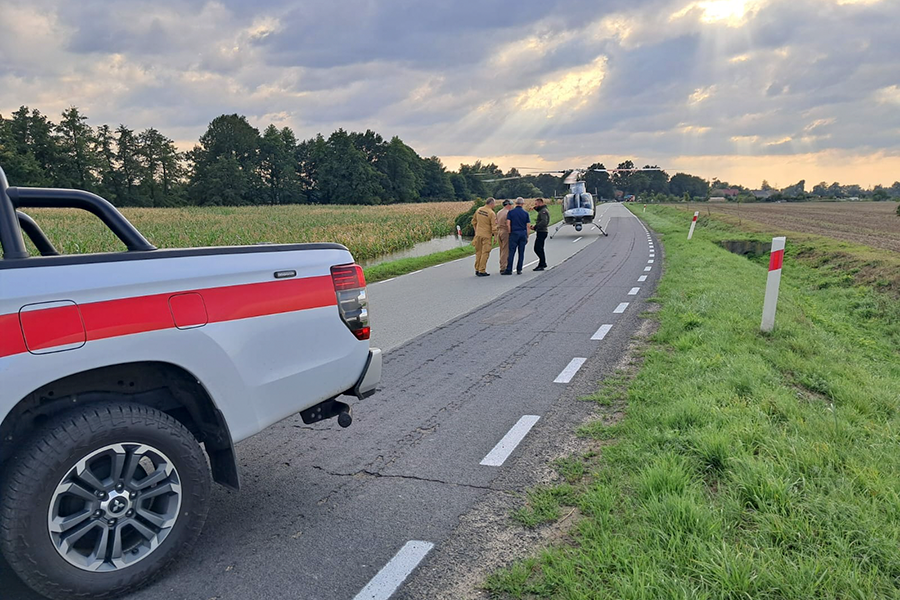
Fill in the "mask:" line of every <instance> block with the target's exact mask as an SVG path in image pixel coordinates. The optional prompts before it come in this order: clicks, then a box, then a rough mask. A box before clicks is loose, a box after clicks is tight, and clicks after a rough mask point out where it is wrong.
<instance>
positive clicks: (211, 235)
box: [25, 202, 471, 260]
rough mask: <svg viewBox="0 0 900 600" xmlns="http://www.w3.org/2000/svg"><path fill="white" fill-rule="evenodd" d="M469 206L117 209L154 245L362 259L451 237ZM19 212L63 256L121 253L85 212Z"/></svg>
mask: <svg viewBox="0 0 900 600" xmlns="http://www.w3.org/2000/svg"><path fill="white" fill-rule="evenodd" d="M470 205H471V203H469V202H434V203H428V204H394V205H390V206H308V205H291V206H277V207H272V206H242V207H202V208H201V207H186V208H123V209H122V214H124V215H125V217H126V218H127V219H128V220H129V221H131V222H132V224H134V226H135V227H137V228H138V230H140V232H141V233H143V234H144V237H146V238H147V239H148V240H149V241H150V243H152V244H153V245H155V246H157V247H159V248H190V247H201V246H239V245H248V244H258V243H261V242H271V243H276V244H283V243H299V242H337V243H339V244H343V245H345V246H347V248H349V249H350V251H351V252H352V253H353V256H354V258H356V259H357V260H366V259H370V258H374V257H377V256H380V255H382V254H388V253H390V252H396V251H397V250H403V249H405V248H410V247H412V246H414V245H415V244H417V243H419V242H424V241H427V240H430V239H432V238H434V237H438V236H443V235H449V234H452V233H455V232H456V230H455V226H454V223H453V220H454V218H455V217H456V216H457V215H458V214H459V213H461V212H463V211H465V210H467V209H468V208H469V206H470ZM25 212H27V213H28V214H29V215H31V216H32V217H33V218H34V219H35V221H37V222H38V224H39V225H40V226H41V228H42V229H43V230H44V233H46V234H47V237H49V238H50V240H51V241H52V242H53V244H54V245H55V246H56V249H57V250H59V252H60V253H62V254H81V253H93V252H116V251H121V250H124V246H123V245H122V243H121V242H120V241H119V240H118V239H117V238H116V237H115V236H114V235H113V234H112V233H111V232H110V231H109V230H108V229H107V228H106V226H105V225H103V224H102V223H101V222H100V221H99V220H98V219H97V218H96V217H94V216H93V215H90V214H88V213H86V212H84V211H80V210H70V209H28V210H26V211H25ZM32 250H33V248H32Z"/></svg>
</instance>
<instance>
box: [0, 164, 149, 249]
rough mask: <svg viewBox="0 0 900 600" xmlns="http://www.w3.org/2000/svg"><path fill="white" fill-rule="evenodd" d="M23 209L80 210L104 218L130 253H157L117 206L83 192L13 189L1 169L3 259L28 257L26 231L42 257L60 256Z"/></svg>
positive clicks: (0, 207)
mask: <svg viewBox="0 0 900 600" xmlns="http://www.w3.org/2000/svg"><path fill="white" fill-rule="evenodd" d="M19 208H78V209H81V210H86V211H88V212H90V213H92V214H94V215H96V216H97V217H99V218H100V220H101V221H103V223H104V224H105V225H106V226H107V227H109V229H110V230H111V231H112V232H113V233H114V234H115V236H116V237H117V238H119V239H120V240H121V241H122V243H123V244H125V247H126V248H128V251H129V252H146V251H149V250H156V246H154V245H153V244H151V243H150V242H148V241H147V239H146V238H145V237H144V236H143V235H141V232H139V231H138V230H137V229H135V227H134V225H132V224H131V223H130V222H129V221H128V219H126V218H125V217H124V216H122V213H120V212H119V211H118V210H116V207H114V206H113V205H112V204H110V203H109V202H108V201H107V200H104V199H103V198H101V197H100V196H98V195H96V194H92V193H90V192H85V191H82V190H68V189H57V188H32V187H23V188H19V187H9V184H8V183H7V181H6V174H5V173H4V172H3V169H2V168H0V242H2V243H3V258H28V250H27V248H26V247H25V240H24V238H23V237H22V231H25V233H26V234H27V235H28V237H29V238H31V240H32V241H33V242H34V243H35V246H37V247H38V250H40V252H41V254H42V255H50V254H51V253H52V254H58V252H56V249H55V248H54V247H53V244H51V243H50V241H49V240H48V239H47V237H46V236H45V235H44V233H43V232H42V231H41V229H40V227H38V225H37V223H35V222H34V221H33V220H32V219H31V218H30V217H28V216H27V215H25V214H23V213H20V212H18V210H17V209H19Z"/></svg>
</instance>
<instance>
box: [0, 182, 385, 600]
mask: <svg viewBox="0 0 900 600" xmlns="http://www.w3.org/2000/svg"><path fill="white" fill-rule="evenodd" d="M47 207H60V208H75V209H84V210H87V211H89V212H92V213H93V214H95V215H96V216H97V217H99V218H100V219H101V220H102V221H103V222H104V223H105V224H106V225H107V227H109V228H110V229H111V230H112V232H113V233H114V234H115V235H116V236H117V237H118V238H119V239H120V240H121V241H122V243H123V244H124V247H125V250H123V251H122V252H111V253H104V254H84V255H69V256H61V255H59V254H58V252H57V251H56V250H55V248H54V246H53V244H52V243H51V241H50V240H48V239H47V237H46V236H45V235H44V233H43V232H42V230H41V228H40V227H39V224H38V223H36V222H35V220H34V219H32V218H31V217H30V216H29V215H27V214H26V213H24V212H22V209H29V208H47ZM32 214H35V215H36V216H38V217H39V215H38V214H37V213H34V211H32ZM25 238H27V239H28V240H30V242H31V243H32V245H33V247H34V251H33V252H34V253H39V254H40V256H34V255H30V253H29V249H28V246H27V245H26V242H25ZM0 244H2V250H3V258H2V260H0V548H2V551H3V555H4V557H5V558H6V560H7V562H8V563H9V565H10V566H11V567H12V568H13V570H15V572H16V573H17V574H18V575H19V577H20V578H21V579H22V580H23V581H25V583H26V584H28V585H29V586H30V587H31V588H32V589H34V590H36V591H37V592H39V593H41V594H43V595H45V596H47V597H50V598H57V599H72V598H109V597H113V596H116V595H119V594H121V593H123V592H126V591H128V590H133V589H135V588H137V587H139V586H141V585H143V584H146V583H147V582H148V581H149V580H150V579H151V578H152V577H153V576H154V575H156V574H157V573H159V572H160V571H161V570H162V569H164V568H165V567H166V566H167V565H169V564H171V563H172V562H173V561H174V560H175V559H176V558H177V557H178V555H179V554H181V553H182V552H184V551H185V550H187V549H188V548H190V547H191V545H192V544H193V543H194V541H195V540H196V539H197V537H198V535H199V534H200V531H201V529H202V527H203V524H204V521H205V520H206V515H207V511H208V504H209V496H210V486H211V483H210V481H211V479H212V480H214V481H216V482H218V483H220V484H222V485H225V486H228V487H231V488H235V489H236V488H238V487H239V477H238V470H237V461H236V460H235V451H234V444H235V443H237V442H239V441H241V440H243V439H245V438H247V437H249V436H251V435H253V434H255V433H258V432H259V431H261V430H263V429H264V428H266V427H267V426H269V425H272V424H273V423H276V422H277V421H280V420H282V419H284V418H286V417H289V416H291V415H293V414H295V413H298V412H299V413H300V414H301V416H302V418H303V420H304V421H305V422H307V423H312V422H316V421H319V420H322V419H326V418H330V417H338V422H339V423H340V425H341V426H344V427H346V426H347V425H349V424H350V422H351V416H350V408H349V406H348V405H347V404H345V403H343V402H340V401H339V400H338V397H339V396H341V395H344V394H346V395H352V396H356V397H358V398H360V399H361V398H364V397H366V396H368V395H370V394H372V393H374V391H375V388H376V385H377V384H378V383H379V381H380V379H381V351H380V350H378V349H376V348H370V347H369V341H368V340H369V322H368V312H367V308H366V305H367V300H366V289H365V280H364V278H363V273H362V269H361V268H360V267H359V266H358V265H356V264H354V263H353V258H352V256H351V255H350V252H349V251H348V250H347V249H346V248H345V247H343V246H341V245H338V244H325V243H323V244H293V245H258V246H246V247H243V246H242V247H218V248H193V249H184V250H158V249H156V248H154V247H153V246H152V245H151V244H150V243H149V242H148V241H147V240H146V239H144V237H143V236H142V235H141V234H140V233H139V232H138V231H137V230H136V229H135V228H134V227H133V226H132V225H131V223H129V222H128V221H127V220H126V219H125V218H124V217H123V216H122V215H121V214H120V213H119V212H118V211H117V210H116V209H115V208H114V207H113V206H112V205H111V204H109V203H108V202H107V201H105V200H103V199H102V198H100V197H98V196H95V195H93V194H90V193H87V192H82V191H77V190H58V189H39V188H14V187H9V186H8V185H7V182H6V177H5V175H3V172H2V170H0ZM298 484H299V482H298Z"/></svg>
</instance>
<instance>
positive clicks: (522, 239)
mask: <svg viewBox="0 0 900 600" xmlns="http://www.w3.org/2000/svg"><path fill="white" fill-rule="evenodd" d="M524 204H525V199H524V198H522V197H519V198H516V207H515V208H514V209H512V210H511V211H509V214H507V215H506V219H507V220H508V221H509V260H508V261H507V263H506V270H505V271H500V274H501V275H512V268H513V260H514V259H515V257H516V251H518V253H519V262H518V264H517V265H516V273H518V274H519V275H521V274H522V263H524V262H525V244H527V243H528V224H529V223H531V217H529V216H528V213H527V212H525V209H524V208H522V206H523V205H524Z"/></svg>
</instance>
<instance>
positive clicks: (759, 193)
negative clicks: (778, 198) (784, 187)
mask: <svg viewBox="0 0 900 600" xmlns="http://www.w3.org/2000/svg"><path fill="white" fill-rule="evenodd" d="M750 193H751V194H753V195H754V196H755V197H756V198H758V199H759V200H766V199H767V198H768V197H769V196H771V195H772V192H770V191H769V190H751V191H750Z"/></svg>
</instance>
